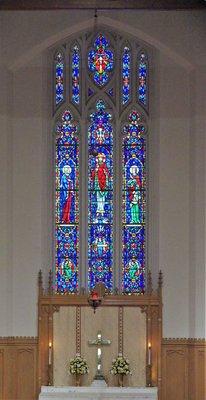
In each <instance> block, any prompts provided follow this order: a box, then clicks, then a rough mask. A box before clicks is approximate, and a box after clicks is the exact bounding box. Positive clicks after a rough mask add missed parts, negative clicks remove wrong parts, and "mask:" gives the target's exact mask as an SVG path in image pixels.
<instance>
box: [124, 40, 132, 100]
mask: <svg viewBox="0 0 206 400" xmlns="http://www.w3.org/2000/svg"><path fill="white" fill-rule="evenodd" d="M130 69H131V51H130V48H129V47H128V46H125V47H124V49H123V53H122V104H123V105H125V104H127V103H128V101H129V100H130V92H131V84H130V80H131V77H130Z"/></svg>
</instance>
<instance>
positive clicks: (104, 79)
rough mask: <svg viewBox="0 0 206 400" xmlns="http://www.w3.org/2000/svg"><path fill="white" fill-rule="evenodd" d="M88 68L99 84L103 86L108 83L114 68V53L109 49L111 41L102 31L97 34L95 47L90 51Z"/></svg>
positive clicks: (95, 81)
mask: <svg viewBox="0 0 206 400" xmlns="http://www.w3.org/2000/svg"><path fill="white" fill-rule="evenodd" d="M88 68H89V70H90V71H91V72H92V77H93V80H94V83H95V84H96V85H97V86H100V87H102V86H104V85H106V84H107V83H108V81H109V77H110V73H111V71H112V70H113V68H114V53H113V51H112V50H110V49H109V41H108V40H107V39H106V37H105V36H104V35H103V34H102V33H100V34H99V35H98V36H97V38H96V39H95V41H94V46H93V49H91V50H90V51H89V53H88Z"/></svg>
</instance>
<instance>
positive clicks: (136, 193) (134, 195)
mask: <svg viewBox="0 0 206 400" xmlns="http://www.w3.org/2000/svg"><path fill="white" fill-rule="evenodd" d="M140 187H141V180H140V177H139V168H138V166H137V165H132V166H131V167H130V179H129V181H128V184H127V188H128V196H129V202H130V209H131V223H133V224H138V223H140V206H139V201H140Z"/></svg>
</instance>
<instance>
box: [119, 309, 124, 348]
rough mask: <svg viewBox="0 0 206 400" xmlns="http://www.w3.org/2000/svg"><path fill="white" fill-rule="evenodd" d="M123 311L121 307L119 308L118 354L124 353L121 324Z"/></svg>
mask: <svg viewBox="0 0 206 400" xmlns="http://www.w3.org/2000/svg"><path fill="white" fill-rule="evenodd" d="M123 313H124V309H123V307H119V313H118V325H119V327H118V353H121V354H123V351H124V332H123V323H124V320H123V318H124V314H123Z"/></svg>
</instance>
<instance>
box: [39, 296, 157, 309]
mask: <svg viewBox="0 0 206 400" xmlns="http://www.w3.org/2000/svg"><path fill="white" fill-rule="evenodd" d="M148 302H150V304H151V305H152V306H158V305H159V297H158V295H157V294H156V293H153V294H152V295H151V296H149V295H147V294H144V295H107V296H105V297H104V299H103V301H102V305H101V306H104V307H110V306H111V307H115V306H116V307H120V306H127V307H128V306H131V307H134V306H137V307H141V306H145V305H147V304H148ZM39 303H40V304H41V305H45V306H46V305H50V304H52V305H55V307H56V306H74V307H75V306H86V307H90V306H89V304H88V295H87V294H84V295H83V294H65V295H59V294H56V295H53V296H48V295H45V296H40V298H39Z"/></svg>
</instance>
